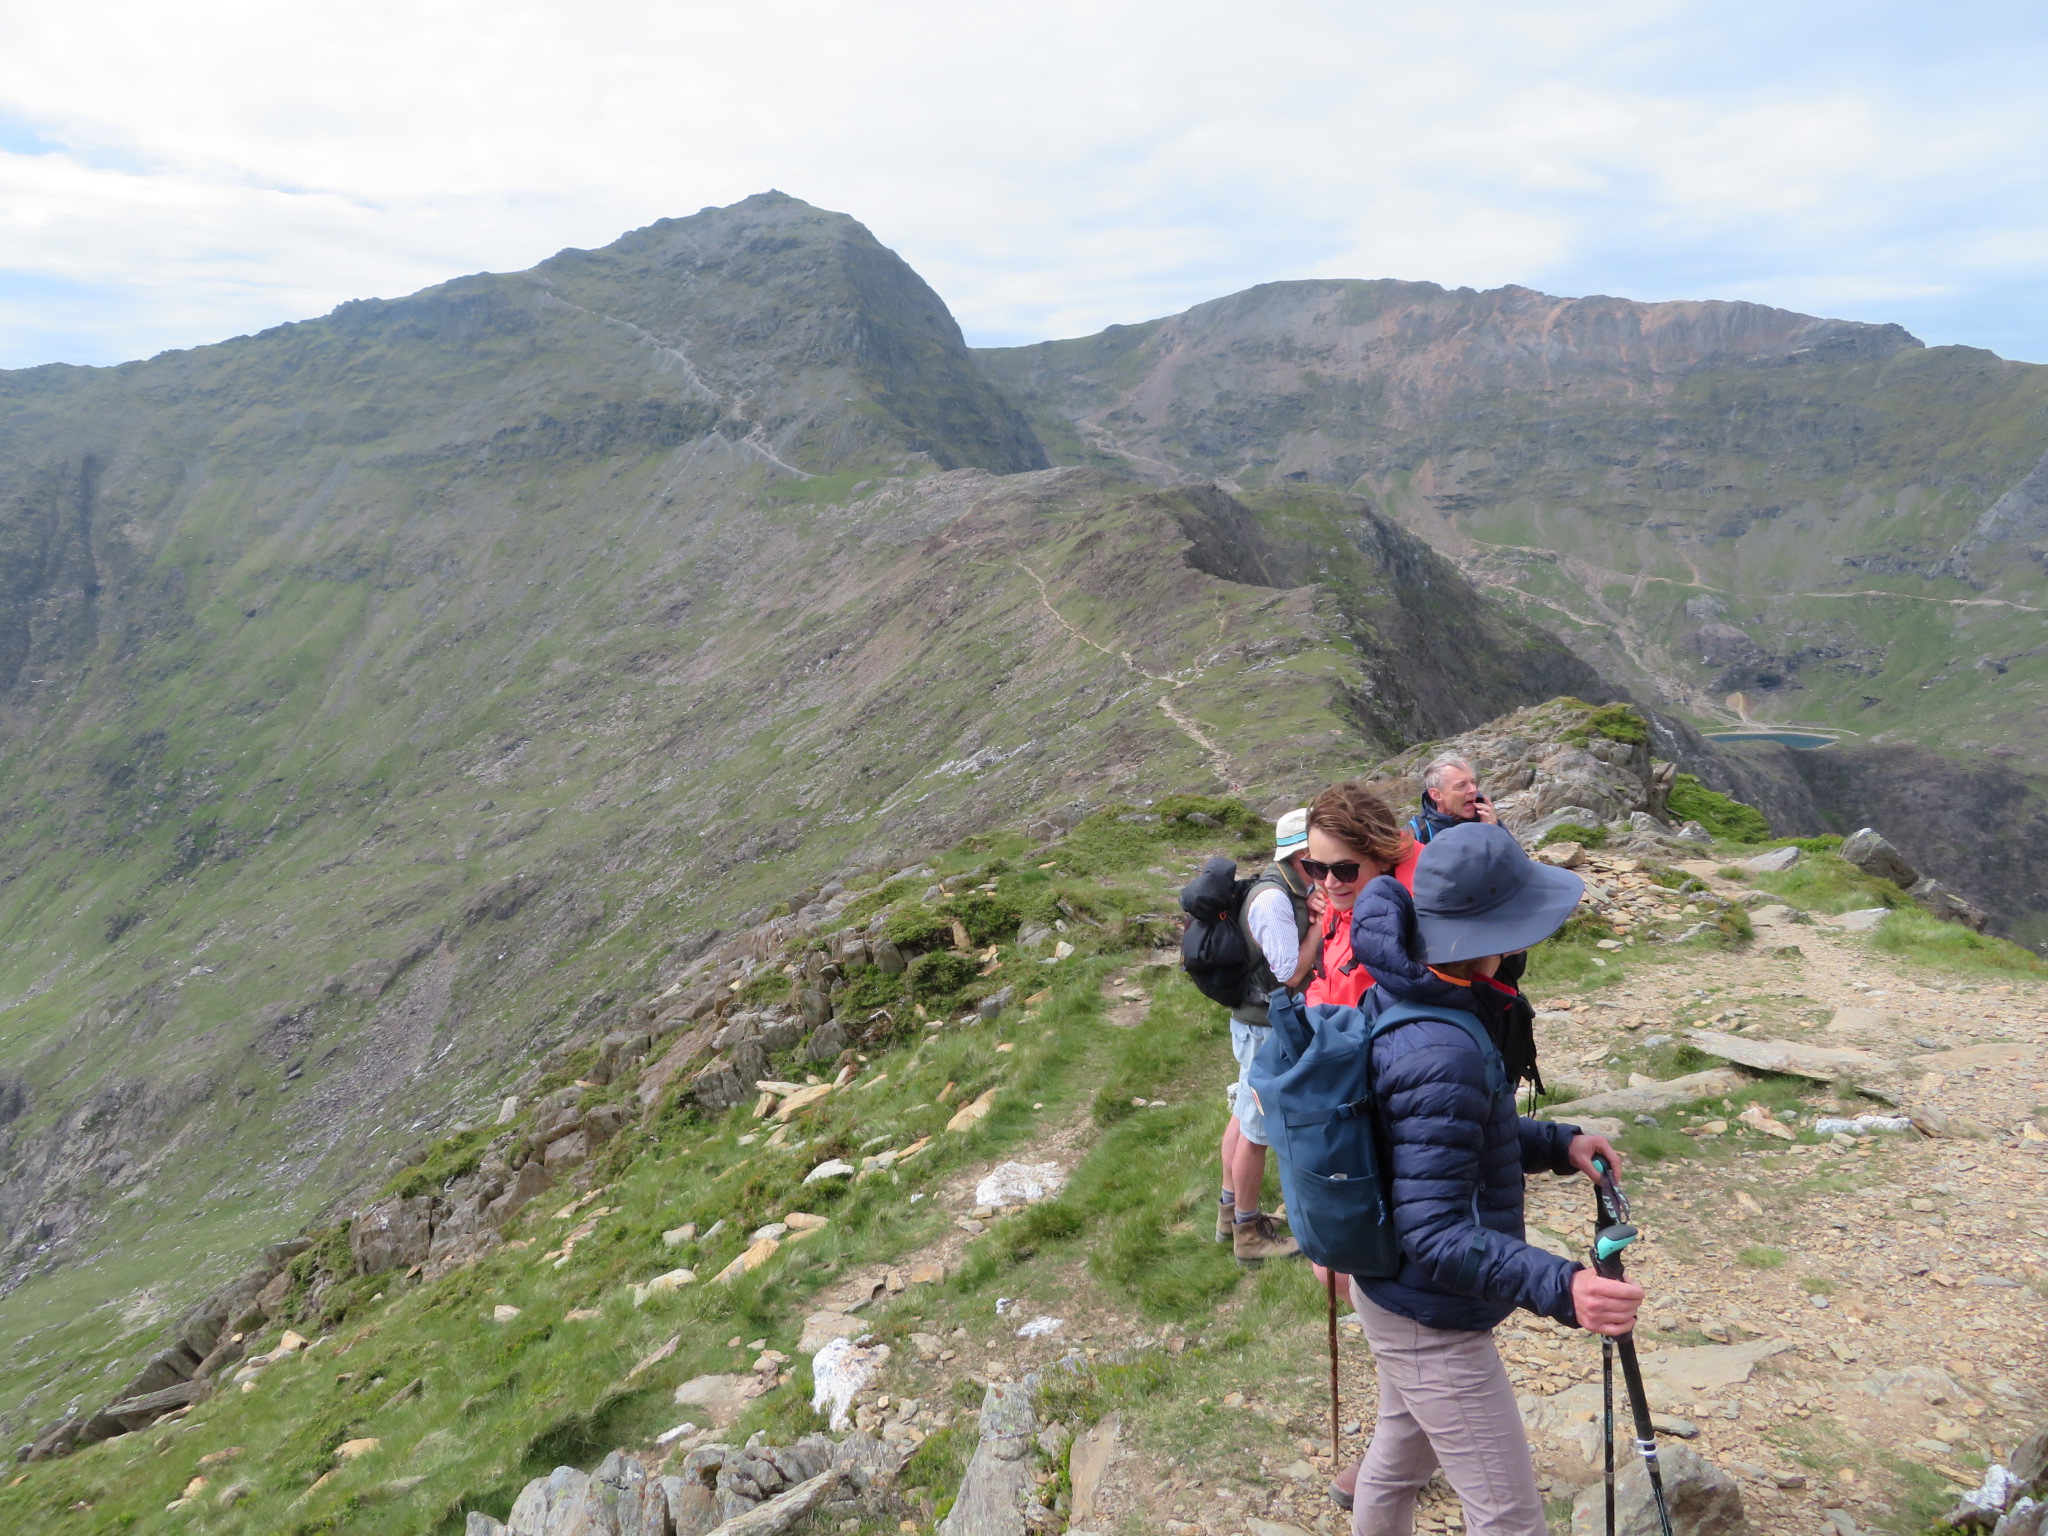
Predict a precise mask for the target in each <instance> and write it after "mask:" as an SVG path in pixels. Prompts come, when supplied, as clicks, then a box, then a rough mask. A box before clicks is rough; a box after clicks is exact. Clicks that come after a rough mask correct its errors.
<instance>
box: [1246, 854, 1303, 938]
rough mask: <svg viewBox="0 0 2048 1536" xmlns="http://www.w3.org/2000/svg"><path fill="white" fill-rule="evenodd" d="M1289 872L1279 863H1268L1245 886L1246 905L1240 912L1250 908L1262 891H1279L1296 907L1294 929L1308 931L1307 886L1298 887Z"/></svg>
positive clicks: (1301, 931)
mask: <svg viewBox="0 0 2048 1536" xmlns="http://www.w3.org/2000/svg"><path fill="white" fill-rule="evenodd" d="M1289 874H1290V871H1288V870H1285V869H1283V868H1281V867H1280V865H1278V864H1277V863H1275V864H1268V865H1267V866H1266V867H1265V868H1264V869H1262V870H1260V871H1259V873H1258V875H1257V877H1256V878H1254V879H1253V881H1252V882H1251V884H1250V885H1248V886H1247V887H1246V888H1245V893H1244V905H1243V906H1241V907H1239V908H1238V911H1239V913H1243V912H1245V911H1246V910H1247V909H1248V908H1250V906H1251V904H1252V899H1253V898H1254V897H1256V896H1257V895H1258V894H1259V892H1260V891H1268V890H1270V891H1278V892H1280V893H1281V894H1282V895H1284V896H1285V897H1286V898H1287V900H1288V903H1289V904H1290V905H1291V906H1292V907H1293V908H1294V931H1295V932H1296V933H1307V932H1308V929H1309V915H1308V891H1307V889H1306V888H1305V887H1297V886H1296V885H1295V883H1294V881H1293V880H1291V879H1289V878H1288V876H1289Z"/></svg>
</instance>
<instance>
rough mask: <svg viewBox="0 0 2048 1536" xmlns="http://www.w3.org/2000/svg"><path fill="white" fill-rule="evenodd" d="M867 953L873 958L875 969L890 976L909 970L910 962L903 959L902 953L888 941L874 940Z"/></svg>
mask: <svg viewBox="0 0 2048 1536" xmlns="http://www.w3.org/2000/svg"><path fill="white" fill-rule="evenodd" d="M869 952H870V953H871V954H872V955H873V956H874V959H875V965H876V967H877V968H878V969H880V970H883V971H886V972H888V973H889V974H890V975H892V976H893V975H895V974H896V973H897V972H899V971H903V970H906V969H908V968H909V965H910V962H909V961H908V960H906V959H904V958H903V951H902V950H900V949H898V948H897V947H896V945H895V944H894V943H893V942H892V941H890V940H888V939H877V940H875V941H874V943H873V944H872V945H870V946H869Z"/></svg>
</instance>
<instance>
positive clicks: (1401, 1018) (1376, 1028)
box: [1366, 1003, 1508, 1093]
mask: <svg viewBox="0 0 2048 1536" xmlns="http://www.w3.org/2000/svg"><path fill="white" fill-rule="evenodd" d="M1417 1019H1434V1020H1436V1021H1437V1022H1438V1023H1439V1024H1452V1025H1455V1026H1457V1027H1458V1028H1459V1029H1462V1030H1464V1031H1465V1033H1466V1034H1467V1035H1469V1036H1470V1037H1471V1039H1472V1043H1473V1044H1474V1045H1475V1046H1477V1047H1478V1048H1479V1059H1480V1060H1481V1061H1483V1062H1485V1063H1486V1086H1487V1089H1488V1090H1489V1091H1490V1092H1493V1093H1500V1092H1502V1091H1504V1090H1505V1089H1506V1087H1507V1078H1508V1074H1507V1065H1506V1063H1504V1062H1503V1061H1502V1060H1501V1058H1500V1048H1499V1047H1498V1046H1496V1045H1495V1044H1494V1043H1493V1037H1492V1036H1491V1035H1489V1034H1487V1032H1486V1026H1485V1025H1484V1024H1481V1023H1480V1022H1479V1020H1478V1017H1477V1016H1476V1015H1474V1014H1470V1013H1467V1012H1466V1011H1465V1010H1464V1009H1462V1008H1453V1007H1450V1006H1449V1005H1448V1004H1444V1003H1396V1004H1394V1006H1393V1007H1391V1008H1386V1009H1382V1010H1381V1011H1380V1013H1379V1014H1378V1015H1377V1016H1376V1017H1375V1018H1374V1019H1373V1021H1372V1032H1371V1034H1370V1035H1369V1036H1368V1037H1367V1045H1366V1048H1367V1049H1368V1050H1370V1049H1371V1048H1372V1042H1373V1041H1376V1040H1378V1039H1379V1037H1380V1036H1381V1035H1383V1034H1385V1033H1386V1032H1387V1031H1388V1030H1391V1029H1396V1028H1399V1027H1400V1026H1401V1025H1403V1024H1412V1023H1414V1022H1415V1021H1416V1020H1417Z"/></svg>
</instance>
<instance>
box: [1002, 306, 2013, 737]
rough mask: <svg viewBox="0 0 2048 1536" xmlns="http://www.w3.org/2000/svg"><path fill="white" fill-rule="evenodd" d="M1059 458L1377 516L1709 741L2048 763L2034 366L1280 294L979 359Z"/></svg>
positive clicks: (1910, 350)
mask: <svg viewBox="0 0 2048 1536" xmlns="http://www.w3.org/2000/svg"><path fill="white" fill-rule="evenodd" d="M978 355H979V357H980V360H981V363H982V365H983V367H984V368H985V369H986V370H987V372H988V374H989V376H990V377H991V378H992V379H994V380H996V381H997V382H998V383H1000V384H1001V385H1003V387H1004V388H1005V389H1006V390H1007V391H1008V392H1009V393H1010V395H1011V396H1012V397H1013V398H1015V399H1017V400H1018V401H1019V402H1020V403H1022V404H1023V405H1024V407H1025V409H1026V410H1027V411H1028V412H1029V413H1030V415H1031V418H1032V421H1033V423H1034V425H1035V426H1036V427H1037V428H1038V431H1039V435H1040V437H1041V438H1042V439H1043V440H1044V441H1045V443H1046V445H1047V447H1048V451H1049V452H1050V453H1051V455H1052V457H1053V458H1054V459H1055V460H1056V461H1058V462H1062V463H1076V464H1096V465H1101V466H1111V465H1113V466H1116V467H1117V468H1118V469H1120V470H1122V471H1123V472H1126V473H1130V474H1133V475H1137V476H1139V477H1141V478H1146V479H1157V480H1162V481H1173V480H1184V479H1190V478H1202V479H1214V480H1216V481H1217V482H1218V483H1220V484H1222V485H1223V486H1224V487H1225V488H1226V489H1232V488H1238V487H1243V488H1247V489H1249V488H1252V487H1270V486H1280V485H1301V484H1309V485H1328V486H1333V487H1339V488H1342V489H1344V490H1346V491H1349V492H1352V493H1354V494H1357V495H1361V496H1366V497H1369V498H1371V499H1372V500H1373V501H1374V502H1375V503H1376V504H1377V505H1378V506H1379V507H1380V508H1381V509H1382V510H1383V511H1384V512H1386V513H1387V515H1389V516H1390V517H1392V518H1394V519H1395V520H1396V521H1398V522H1400V523H1401V524H1402V525H1403V526H1405V527H1407V528H1409V529H1410V530H1411V531H1413V532H1416V533H1418V534H1420V535H1421V536H1422V537H1424V538H1425V539H1427V540H1429V541H1430V542H1431V543H1432V544H1433V545H1435V546H1436V547H1437V548H1439V549H1441V550H1443V551H1445V552H1446V553H1448V554H1450V555H1452V556H1453V557H1454V558H1455V559H1456V560H1457V561H1458V563H1459V565H1460V566H1461V568H1462V569H1463V570H1464V571H1465V572H1466V573H1467V574H1468V575H1470V576H1472V577H1473V578H1474V579H1475V580H1477V581H1479V582H1481V583H1482V584H1484V585H1485V586H1487V587H1488V589H1489V590H1491V591H1493V592H1495V593H1496V594H1498V595H1501V596H1503V597H1505V598H1507V599H1508V600H1509V601H1510V602H1512V603H1513V604H1515V605H1516V606H1517V607H1518V608H1519V609H1520V610H1521V611H1522V612H1524V613H1526V614H1527V615H1529V616H1530V617H1531V618H1533V619H1535V620H1536V621H1537V622H1539V623H1541V624H1543V625H1544V626H1545V627H1546V628H1548V629H1550V630H1551V631H1552V632H1553V633H1555V634H1557V635H1559V636H1560V637H1561V638H1564V639H1565V640H1567V642H1568V643H1569V644H1571V646H1572V647H1573V649H1574V650H1576V651H1578V652H1579V654H1581V655H1582V656H1584V657H1586V658H1587V659H1588V660H1590V661H1592V662H1593V663H1594V664H1595V665H1596V666H1598V667H1599V668H1600V669H1601V670H1602V671H1603V672H1604V673H1605V674H1606V675H1608V676H1610V677H1613V678H1615V679H1616V680H1617V681H1620V682H1622V683H1625V684H1626V685H1627V686H1629V687H1630V688H1631V689H1633V690H1635V691H1636V692H1637V693H1638V694H1641V695H1643V696H1645V697H1648V698H1652V699H1656V700H1658V701H1660V702H1663V703H1665V704H1667V705H1669V706H1672V707H1677V708H1680V709H1684V710H1686V711H1688V712H1691V713H1692V714H1694V715H1695V717H1696V718H1698V719H1700V720H1701V721H1703V722H1709V723H1711V722H1715V721H1721V722H1725V723H1735V722H1736V721H1737V720H1738V718H1739V717H1738V714H1737V713H1736V709H1737V708H1740V707H1741V706H1739V705H1738V706H1735V707H1731V706H1730V705H1729V703H1728V696H1729V695H1731V694H1741V695H1745V696H1746V703H1747V705H1748V707H1749V708H1752V709H1753V710H1754V711H1755V713H1756V714H1757V716H1758V717H1759V718H1762V719H1767V720H1779V721H1786V720H1799V721H1806V722H1814V723H1819V724H1823V725H1826V726H1829V727H1832V728H1835V729H1837V730H1840V731H1843V732H1846V733H1848V734H1849V736H1850V738H1851V739H1857V740H1864V741H1870V740H1878V741H1884V740H1910V741H1919V742H1924V743H1927V744H1930V745H1943V746H1951V747H1953V746H1967V747H1971V748H1980V747H1981V748H1984V749H1987V750H1993V751H1997V752H2001V753H2005V754H2008V755H2010V756H2011V757H2013V758H2015V759H2017V760H2020V761H2024V762H2028V763H2031V764H2032V765H2033V766H2035V767H2037V768H2038V767H2044V766H2048V708H2044V703H2048V700H2044V697H2043V690H2044V689H2048V641H2044V626H2043V616H2044V614H2048V564H2044V562H2048V368H2044V367H2040V366H2036V365H2033V364H2029V363H2013V362H2006V361H2004V360H2003V359H2000V358H1997V357H1994V356H1992V355H1991V354H1990V353H1987V352H1981V351H1977V350H1974V349H1972V348H1967V347H1925V346H1922V345H1921V344H1920V343H1919V342H1918V341H1916V340H1915V339H1914V338H1913V337H1911V336H1909V335H1907V334H1906V333H1905V332H1904V331H1903V330H1901V329H1900V328H1899V327H1897V326H1894V325H1863V324H1856V323H1852V322H1848V321H1839V320H1820V319H1814V318H1812V317H1810V316H1807V315H1799V314H1793V313H1791V312H1789V311H1785V310H1778V309H1769V308H1765V307H1763V306H1760V305H1755V304H1731V303H1671V304H1637V303H1631V302H1629V301H1627V300H1623V299H1610V298H1584V299H1560V298H1553V297H1551V296H1549V295H1546V294H1541V293H1535V292H1532V291H1531V290H1529V289H1526V288H1502V289H1496V290H1492V291H1488V292H1483V293H1481V292H1475V291H1473V290H1472V289H1469V288H1463V289H1444V288H1439V287H1437V286H1436V285H1434V284H1431V283H1403V282H1295V283H1271V284H1266V285H1264V286H1261V287H1258V288H1253V289H1250V290H1248V291H1246V292H1244V293H1239V294H1234V295H1232V296H1230V297H1228V298H1223V299H1217V300H1215V301H1214V302H1212V303H1208V304H1201V305H1197V306H1196V307H1195V308H1193V309H1191V310H1189V311H1187V312H1186V313H1185V314H1180V315H1174V316H1171V317H1169V318H1167V319H1163V320H1153V321H1148V322H1147V323H1145V324H1142V325H1128V326H1113V327H1111V328H1110V329H1109V330H1107V331H1104V332H1102V333H1101V334H1100V335H1097V336H1091V337H1086V338H1082V339H1080V340H1074V341H1054V342H1046V343H1043V344H1040V345H1037V346H1029V347H1009V348H1001V349H995V350H988V351H983V352H981V353H980V354H978Z"/></svg>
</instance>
